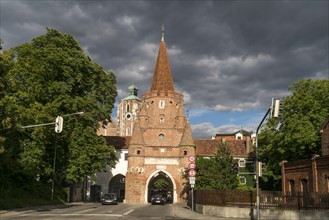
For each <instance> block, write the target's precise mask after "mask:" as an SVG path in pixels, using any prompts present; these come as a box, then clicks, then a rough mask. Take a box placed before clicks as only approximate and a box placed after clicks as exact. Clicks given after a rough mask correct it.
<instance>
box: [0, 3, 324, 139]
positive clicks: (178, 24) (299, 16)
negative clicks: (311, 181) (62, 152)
mask: <svg viewBox="0 0 329 220" xmlns="http://www.w3.org/2000/svg"><path fill="white" fill-rule="evenodd" d="M0 3H1V5H0V7H1V11H0V12H1V13H0V14H1V15H0V16H1V19H0V22H1V23H0V31H1V32H0V37H1V39H2V40H4V45H3V46H4V49H9V48H11V47H14V46H17V45H20V44H22V43H24V42H28V41H31V40H32V39H33V38H34V37H37V36H39V35H42V34H45V33H46V27H51V28H55V29H57V30H59V31H61V32H64V33H68V34H71V35H73V36H74V37H75V38H76V39H77V41H78V42H79V44H80V46H81V47H82V48H83V49H84V51H85V52H86V54H88V55H89V56H90V57H91V58H92V59H93V60H94V61H95V62H96V63H98V64H100V65H102V66H103V67H104V68H105V69H107V70H112V71H113V72H114V73H115V74H116V77H117V87H118V93H119V95H118V98H117V100H121V99H122V98H124V97H125V96H126V95H127V90H128V89H127V88H128V86H129V85H130V84H132V83H133V82H134V83H135V85H136V86H138V88H139V94H140V96H141V94H143V93H145V92H146V91H148V90H149V89H150V86H151V79H152V75H153V71H154V67H155V62H156V58H157V52H158V48H159V43H160V40H161V25H162V24H164V25H165V41H166V45H167V49H168V53H169V59H170V64H171V71H172V73H173V79H174V84H175V89H176V90H177V91H179V92H181V93H183V94H184V98H185V108H186V109H188V110H189V112H188V116H189V118H190V122H191V124H192V129H193V135H194V136H195V137H207V138H209V137H210V136H211V135H214V134H216V133H230V132H234V131H236V130H237V129H239V128H240V127H243V129H245V130H248V131H252V130H253V131H254V130H255V128H256V127H257V125H258V124H259V122H260V121H261V119H262V118H263V116H264V114H265V112H266V110H267V108H268V107H269V106H270V104H271V99H272V98H280V97H283V96H285V95H288V94H289V91H288V89H287V88H288V86H289V85H291V84H292V83H293V82H296V81H298V80H301V79H308V78H311V79H329V73H328V69H329V68H328V65H329V64H328V62H329V61H328V60H329V58H328V54H329V46H328V41H329V40H328V29H329V25H328V20H329V18H328V11H329V7H328V1H319V0H318V1H261V0H258V1H201V0H200V1H195V0H194V1H184V0H181V1H173V0H171V1H169V0H168V1H164V0H163V1H160V0H155V1H150V0H149V1H124V0H123V1H115V0H112V1H105V0H102V1H97V0H93V1H87V0H80V1H78V0H77V1H64V0H57V1H55V0H45V1H42V0H34V1H30V0H21V1H15V0H0Z"/></svg>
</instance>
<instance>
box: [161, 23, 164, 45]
mask: <svg viewBox="0 0 329 220" xmlns="http://www.w3.org/2000/svg"><path fill="white" fill-rule="evenodd" d="M164 31H165V26H164V24H163V25H162V26H161V32H162V38H161V41H164Z"/></svg>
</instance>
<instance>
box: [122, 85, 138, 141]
mask: <svg viewBox="0 0 329 220" xmlns="http://www.w3.org/2000/svg"><path fill="white" fill-rule="evenodd" d="M128 90H129V94H128V96H127V97H125V98H124V99H122V100H121V102H120V103H119V105H118V110H117V129H118V135H119V136H131V134H132V131H133V128H134V122H135V120H136V119H137V115H138V109H139V108H140V105H141V99H140V98H139V97H138V88H137V87H136V86H135V85H134V84H132V85H131V86H129V87H128Z"/></svg>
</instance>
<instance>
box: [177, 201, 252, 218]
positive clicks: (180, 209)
mask: <svg viewBox="0 0 329 220" xmlns="http://www.w3.org/2000/svg"><path fill="white" fill-rule="evenodd" d="M174 215H175V216H177V217H180V218H185V219H204V220H215V219H216V220H228V219H231V220H250V219H246V218H223V217H218V216H210V215H203V214H200V213H197V212H194V211H192V210H191V208H190V207H189V206H186V205H176V204H175V206H174Z"/></svg>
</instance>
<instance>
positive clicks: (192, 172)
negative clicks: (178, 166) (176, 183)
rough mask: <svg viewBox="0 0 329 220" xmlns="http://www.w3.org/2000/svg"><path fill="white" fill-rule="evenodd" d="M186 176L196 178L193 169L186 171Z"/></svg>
mask: <svg viewBox="0 0 329 220" xmlns="http://www.w3.org/2000/svg"><path fill="white" fill-rule="evenodd" d="M188 176H190V177H193V176H196V171H195V170H194V169H190V170H189V171H188Z"/></svg>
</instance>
